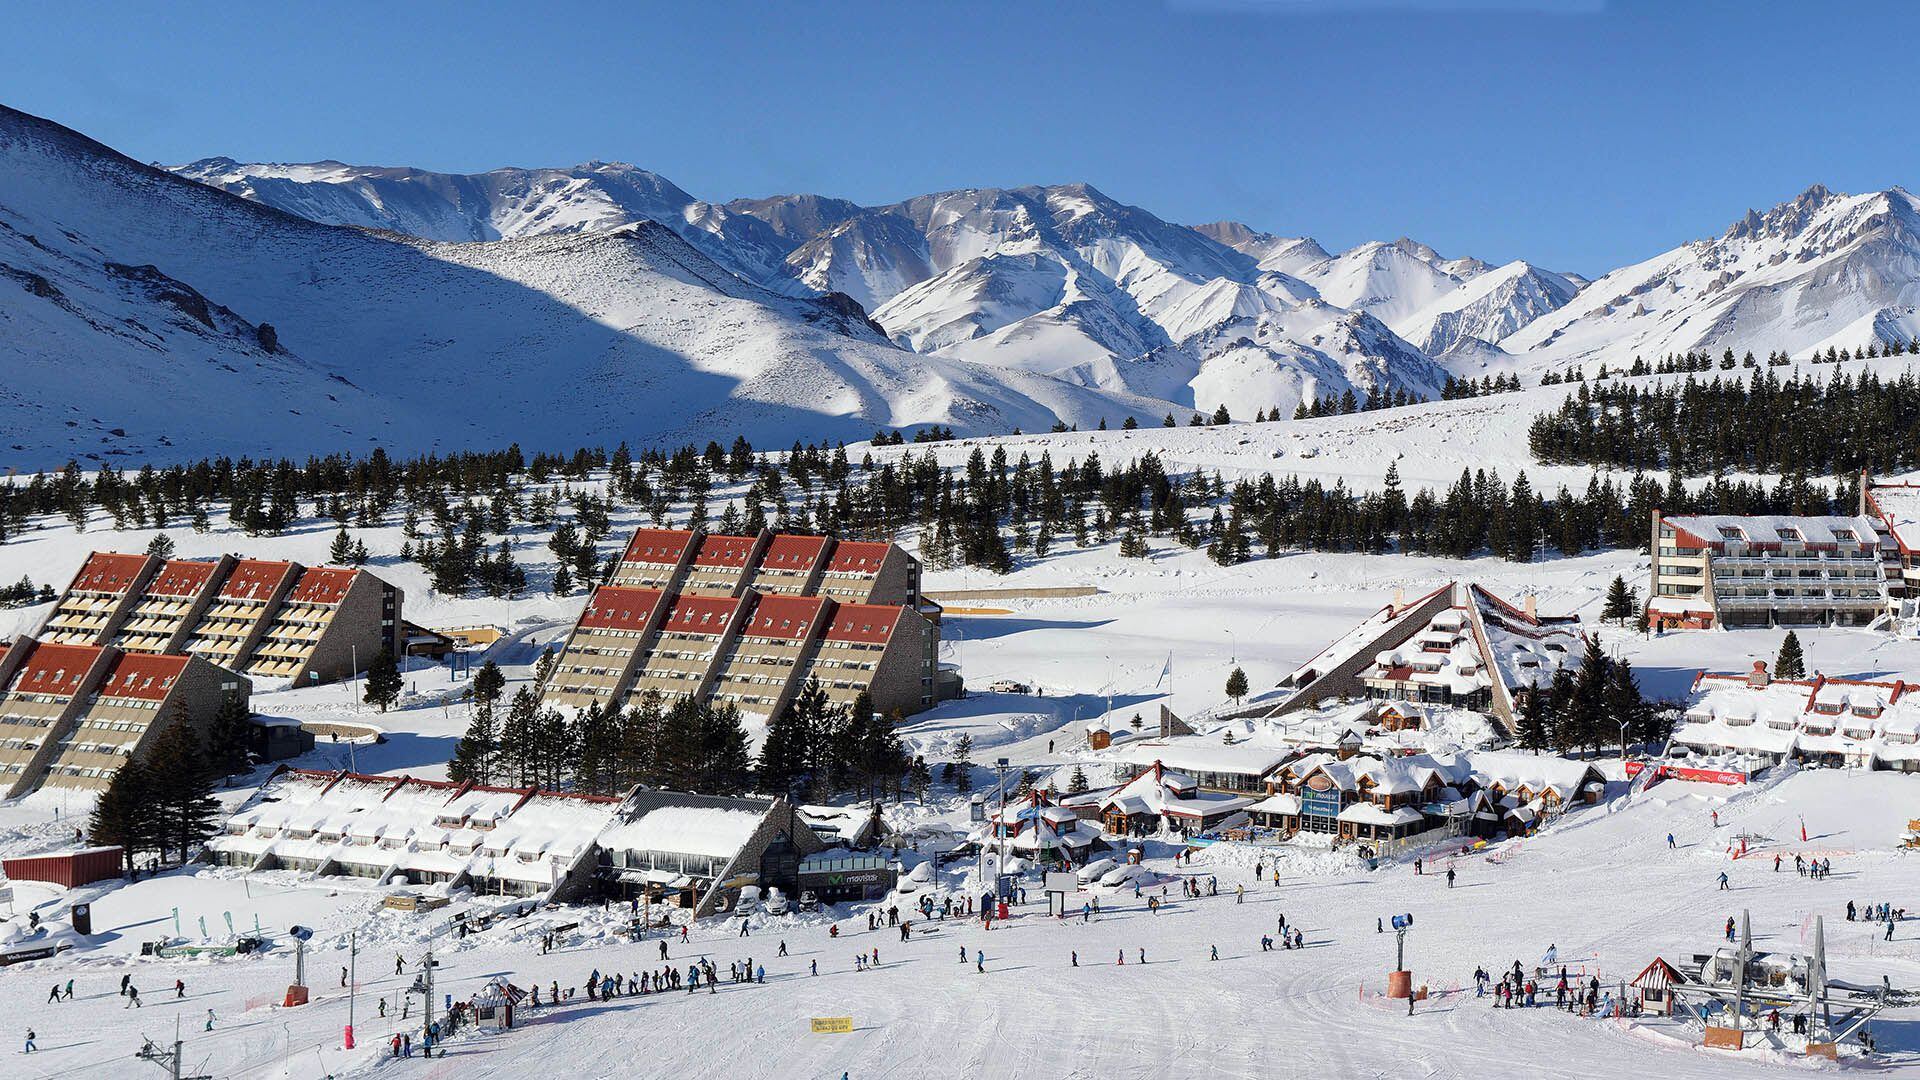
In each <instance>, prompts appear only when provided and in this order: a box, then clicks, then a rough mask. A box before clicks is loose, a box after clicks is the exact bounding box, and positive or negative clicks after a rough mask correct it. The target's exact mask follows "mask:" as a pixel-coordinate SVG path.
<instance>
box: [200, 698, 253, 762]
mask: <svg viewBox="0 0 1920 1080" xmlns="http://www.w3.org/2000/svg"><path fill="white" fill-rule="evenodd" d="M251 715H252V710H250V709H248V708H247V702H246V699H245V698H243V697H241V696H240V695H239V694H227V695H225V696H224V697H223V698H222V699H221V702H220V708H219V709H217V710H215V712H214V714H213V720H212V722H211V723H209V724H208V725H207V762H208V764H209V765H210V766H211V767H212V768H213V769H214V770H215V772H216V773H217V774H218V775H221V776H230V775H232V774H234V773H237V772H245V771H246V770H247V769H248V768H249V767H250V766H251V765H252V763H253V759H252V757H251V756H250V755H249V754H248V753H247V744H248V743H249V742H251V741H252V738H251V736H252V731H251V727H252V725H250V724H248V723H247V720H248V718H249V717H250V716H251Z"/></svg>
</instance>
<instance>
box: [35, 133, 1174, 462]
mask: <svg viewBox="0 0 1920 1080" xmlns="http://www.w3.org/2000/svg"><path fill="white" fill-rule="evenodd" d="M0 221H4V222H5V223H6V226H7V230H6V232H5V233H4V236H5V240H4V243H5V244H6V246H5V247H4V248H0V251H4V252H5V253H6V255H5V258H4V261H5V262H6V263H7V264H8V266H10V267H12V268H13V269H14V271H15V272H14V273H11V274H9V275H8V276H9V277H12V278H14V279H15V280H16V281H18V282H20V283H21V286H20V288H19V289H18V290H17V291H16V290H9V291H7V292H6V294H5V296H6V299H5V301H4V307H0V310H4V311H6V312H7V313H8V318H9V320H10V321H14V322H17V323H19V324H20V325H22V326H27V327H55V328H56V329H57V333H51V332H50V333H48V334H19V335H14V334H9V335H8V336H7V337H6V338H4V339H0V356H5V357H6V358H7V360H6V362H7V365H8V369H9V371H10V372H12V371H14V370H19V371H22V372H26V373H27V374H26V375H24V376H22V377H20V378H18V379H16V380H15V381H14V386H12V387H9V389H8V391H7V392H8V393H9V394H12V395H16V396H17V397H19V398H23V399H26V400H28V401H30V402H34V403H38V407H35V408H22V409H15V410H9V413H8V416H7V419H6V421H5V422H6V424H7V430H6V433H5V434H6V436H7V443H8V444H9V445H10V446H11V447H12V448H13V451H12V462H11V463H14V464H19V465H45V464H57V463H59V462H60V461H63V460H65V458H66V457H67V456H68V455H69V454H73V453H77V452H82V451H83V450H85V449H89V448H91V447H92V446H94V445H95V443H96V441H97V440H98V439H99V438H100V434H101V432H102V431H105V432H108V433H110V431H111V429H113V428H122V429H124V430H126V431H127V432H128V435H127V437H126V438H125V440H124V442H123V443H116V444H113V445H114V446H115V447H118V448H121V449H125V450H126V451H127V452H129V453H141V454H151V455H154V456H156V457H162V458H172V457H182V456H187V455H190V454H191V455H198V454H200V453H206V452H212V451H215V450H220V451H227V450H230V449H233V448H234V446H235V444H239V445H242V446H245V447H246V449H247V450H248V451H249V452H252V453H255V454H258V453H262V452H289V453H292V452H308V451H313V450H332V449H338V448H341V447H343V446H352V445H356V444H358V445H364V443H365V442H366V440H368V439H369V438H375V439H378V440H379V441H380V442H381V443H383V444H384V445H387V446H389V447H392V448H395V449H422V448H427V447H433V446H442V447H459V448H462V449H466V448H472V447H475V446H486V445H504V444H506V443H507V442H510V441H515V440H518V441H520V442H522V443H523V444H524V445H528V446H529V447H532V446H541V445H551V446H556V447H570V446H576V445H581V444H585V443H596V442H602V441H617V440H618V439H622V438H625V439H631V440H633V441H635V442H637V443H678V442H683V441H688V440H706V439H710V438H714V437H716V436H724V435H726V434H728V433H730V432H735V431H738V432H741V433H744V434H746V435H747V436H748V438H750V439H753V440H754V441H756V442H760V441H772V442H781V443H784V442H787V441H790V440H791V439H792V438H793V437H795V436H796V435H804V436H806V437H809V438H816V437H823V436H825V437H835V436H839V437H847V438H858V437H862V436H864V435H866V434H868V433H870V432H871V431H872V430H873V428H874V426H876V425H881V424H885V425H889V426H894V425H908V424H916V423H939V424H950V425H953V426H954V427H955V428H956V429H958V430H962V431H971V432H990V431H1005V430H1009V429H1011V428H1014V427H1022V428H1034V427H1041V428H1044V427H1046V426H1048V425H1050V424H1051V423H1053V422H1054V421H1055V420H1056V419H1064V420H1067V421H1069V422H1087V423H1092V422H1094V421H1096V420H1097V419H1098V418H1099V417H1101V416H1125V415H1129V414H1133V413H1138V414H1140V415H1143V416H1144V415H1152V414H1155V413H1156V412H1158V411H1159V410H1160V409H1162V408H1164V404H1165V403H1160V402H1148V401H1140V400H1134V399H1127V398H1123V397H1116V396H1114V395H1109V394H1105V393H1102V392H1100V391H1098V390H1090V389H1087V388H1084V387H1078V386H1072V385H1068V384H1066V383H1063V382H1060V381H1058V380H1050V379H1045V378H1041V377H1036V376H1032V375H1028V374H1026V373H1022V372H1001V371H998V370H996V369H992V368H987V367H981V366H978V365H971V364H966V363H963V362H957V361H948V360H941V359H929V358H925V357H919V356H915V355H913V354H911V353H908V352H904V351H902V350H899V349H896V348H894V347H892V346H891V345H889V344H887V343H886V342H885V341H884V340H883V339H882V338H881V336H880V334H879V333H878V332H877V331H876V330H875V329H873V327H872V326H871V325H870V324H868V323H867V322H866V320H865V319H864V317H863V316H862V314H861V313H860V312H859V311H858V310H856V309H854V308H853V307H852V306H851V305H848V304H845V303H844V302H836V301H834V300H833V298H831V297H829V298H826V299H822V300H810V299H798V298H791V297H785V296H780V295H776V294H774V293H772V292H769V291H767V290H765V289H763V288H760V287H759V286H756V285H752V284H749V283H747V282H745V281H743V280H742V279H740V278H739V277H737V276H735V275H733V274H731V273H728V272H727V271H726V270H724V269H723V268H721V267H720V266H718V265H716V264H715V263H714V262H713V261H712V260H710V259H708V258H706V257H705V256H704V255H702V254H701V253H700V252H699V251H697V250H696V249H694V248H693V247H692V246H690V245H689V244H687V243H686V242H685V241H684V240H682V239H681V238H680V237H679V236H678V235H677V234H675V233H674V232H672V231H670V230H669V229H667V228H665V227H663V226H660V225H656V224H654V223H652V222H651V221H642V222H639V223H636V224H632V225H626V226H622V227H621V228H619V229H617V230H614V231H610V232H568V233H554V234H548V235H543V236H535V237H531V238H527V239H520V240H507V241H496V242H493V243H486V244H445V243H435V242H429V241H424V240H410V239H404V238H399V237H395V236H393V235H390V234H383V235H376V234H372V233H369V232H365V231H362V230H357V229H346V228H340V227H335V226H327V225H320V224H315V223H312V222H309V221H305V220H302V219H299V218H295V217H292V216H290V215H287V214H284V213H281V212H280V211H277V210H274V209H271V208H267V207H263V206H260V205H257V204H255V203H253V202H249V201H246V200H243V199H239V198H235V197H233V196H231V195H228V194H226V193H224V192H221V191H217V190H214V189H212V188H209V187H205V186H202V185H199V184H197V183H192V182H189V181H186V180H183V179H181V178H179V177H176V176H173V175H171V174H169V173H165V172H162V171H159V170H156V169H152V168H149V167H147V166H143V165H140V164H138V163H136V162H133V161H130V160H128V159H126V158H125V157H122V156H120V155H118V154H115V153H113V152H112V151H110V150H108V149H106V148H105V147H102V146H100V145H98V144H97V143H93V142H92V141H90V140H88V139H86V138H84V137H83V136H80V135H78V134H76V133H74V132H71V131H68V130H66V129H64V128H61V127H59V126H58V125H55V124H52V123H50V122H47V121H43V120H39V119H36V118H33V117H29V116H26V115H25V114H22V113H18V112H13V111H10V110H7V111H0ZM29 238H31V239H29ZM109 264H119V265H124V266H131V267H143V266H153V267H157V268H158V274H159V275H165V277H166V278H167V279H172V280H174V281H177V282H180V283H184V284H183V285H181V286H179V287H175V286H172V285H167V284H165V283H164V282H162V281H161V279H160V278H158V277H153V276H151V275H149V278H147V279H140V280H130V279H129V278H128V277H127V275H124V274H119V273H117V272H116V271H114V270H113V269H112V268H111V266H110V265H109ZM27 275H32V276H27ZM41 279H44V280H45V281H46V282H48V283H50V284H51V285H52V289H51V290H49V289H48V288H45V287H43V286H41V285H40V284H39V283H38V282H39V281H40V280H41ZM189 292H191V293H192V294H194V295H197V296H200V297H204V298H205V300H206V303H207V304H208V305H223V306H224V307H225V308H227V309H230V312H217V311H212V310H211V308H210V312H211V314H210V318H211V320H212V322H211V325H210V326H209V325H207V324H206V323H201V326H200V329H198V330H195V329H193V328H192V327H190V326H185V325H184V324H180V318H179V316H180V311H181V304H180V303H178V302H172V301H168V300H166V299H165V298H164V297H163V296H161V294H162V293H167V294H173V293H177V294H180V295H182V296H185V295H187V294H188V293H189ZM63 297H69V298H78V299H77V300H73V301H70V302H71V303H72V304H73V306H74V308H75V309H76V310H77V311H78V312H79V313H78V314H76V313H75V312H74V311H69V310H68V309H67V308H65V307H62V298H63ZM185 304H186V306H187V307H189V308H197V302H195V301H192V300H188V301H186V302H185ZM128 318H132V319H134V320H135V321H136V322H138V323H140V327H130V326H128V325H126V320H127V319H128ZM192 321H194V322H199V321H200V320H198V319H193V320H192ZM261 322H265V323H270V324H271V325H272V326H273V327H274V328H275V330H276V331H277V347H278V349H279V350H281V351H280V352H276V353H274V354H272V355H267V354H266V353H265V351H264V350H263V349H262V348H261V347H260V346H259V344H258V334H257V332H254V331H250V330H249V327H250V326H252V325H255V324H258V323H261ZM141 327H145V328H146V329H147V330H148V331H151V332H152V333H157V334H158V335H159V337H158V338H157V339H156V340H149V341H146V342H145V343H139V342H134V341H132V340H130V337H129V335H133V336H135V337H138V336H139V335H140V334H141ZM156 328H157V329H156ZM149 336H151V334H150V335H149ZM249 341H252V342H253V344H252V345H249V344H248V342H249ZM76 356H78V357H83V358H85V359H86V360H87V361H88V364H87V366H86V368H85V369H84V370H85V372H86V377H85V378H84V379H82V378H79V377H77V375H76V368H75V367H74V366H73V365H72V363H71V361H72V360H73V358H74V357H76ZM63 363H64V365H65V366H64V367H62V366H61V365H62V364H63ZM342 380H344V381H342ZM102 386H105V387H107V388H108V389H106V390H104V391H103V390H100V389H98V388H99V387H102ZM476 390H477V391H478V392H476ZM329 394H331V395H332V396H331V397H329V396H328V395H329ZM290 400H297V401H299V402H301V403H302V404H301V407H300V408H299V409H298V411H297V412H286V411H285V410H283V404H284V403H285V402H287V401H290ZM202 402H205V403H218V404H219V405H220V406H221V407H222V408H223V409H225V410H226V411H227V412H230V413H235V414H238V415H237V417H236V418H235V419H233V420H232V421H231V422H229V423H210V422H208V417H207V415H206V414H204V413H203V412H202V411H201V410H202V409H204V408H205V407H206V406H202V405H197V403H202ZM56 403H58V404H56ZM69 403H71V404H72V405H73V406H75V407H77V409H78V411H77V412H75V413H72V414H69V413H67V412H65V411H63V410H65V409H66V408H67V407H68V404H69ZM70 419H71V420H72V422H73V423H74V424H75V425H77V426H75V427H72V428H70V427H68V426H67V425H68V421H69V420H70ZM163 437H170V438H171V445H169V444H168V443H165V442H162V441H161V439H162V438H163ZM113 438H116V439H117V438H119V437H118V436H114V437H113Z"/></svg>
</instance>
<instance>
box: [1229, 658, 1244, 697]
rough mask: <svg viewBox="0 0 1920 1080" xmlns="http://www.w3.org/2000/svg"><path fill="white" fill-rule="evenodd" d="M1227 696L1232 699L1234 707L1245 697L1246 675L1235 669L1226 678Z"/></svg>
mask: <svg viewBox="0 0 1920 1080" xmlns="http://www.w3.org/2000/svg"><path fill="white" fill-rule="evenodd" d="M1227 696H1228V697H1230V698H1232V699H1233V703H1234V704H1235V705H1238V704H1240V699H1241V698H1243V697H1246V696H1247V673H1246V672H1244V671H1242V670H1240V669H1239V668H1237V667H1236V668H1234V669H1233V672H1232V674H1229V675H1228V676H1227Z"/></svg>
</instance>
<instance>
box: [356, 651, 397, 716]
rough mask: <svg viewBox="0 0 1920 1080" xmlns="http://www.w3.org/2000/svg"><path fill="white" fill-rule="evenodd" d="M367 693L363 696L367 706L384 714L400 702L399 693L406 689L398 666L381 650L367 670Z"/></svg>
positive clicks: (388, 653) (387, 653)
mask: <svg viewBox="0 0 1920 1080" xmlns="http://www.w3.org/2000/svg"><path fill="white" fill-rule="evenodd" d="M366 684H367V691H366V694H365V695H364V696H365V699H366V702H367V704H369V705H373V706H376V707H377V708H379V710H380V711H381V712H386V711H387V710H388V709H390V708H392V707H393V706H394V705H396V704H398V703H399V701H400V691H401V690H403V689H405V688H406V685H407V684H406V680H405V679H403V678H401V677H400V665H399V664H398V663H397V662H395V660H394V659H393V654H392V653H390V652H387V651H385V650H382V651H381V652H380V653H379V654H377V655H376V656H374V658H373V664H372V666H370V667H368V668H367V677H366Z"/></svg>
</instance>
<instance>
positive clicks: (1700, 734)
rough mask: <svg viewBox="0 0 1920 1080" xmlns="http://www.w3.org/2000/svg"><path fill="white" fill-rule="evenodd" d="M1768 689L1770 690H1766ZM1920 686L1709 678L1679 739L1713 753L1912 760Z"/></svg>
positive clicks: (1702, 679)
mask: <svg viewBox="0 0 1920 1080" xmlns="http://www.w3.org/2000/svg"><path fill="white" fill-rule="evenodd" d="M1762 683H1764V685H1761V684H1762ZM1916 691H1920V685H1915V684H1911V683H1908V682H1906V681H1905V680H1901V679H1895V680H1891V681H1888V680H1873V679H1843V678H1829V677H1826V676H1819V677H1817V678H1813V679H1767V678H1765V677H1764V668H1763V666H1760V665H1756V668H1755V671H1754V672H1752V673H1750V674H1731V673H1718V672H1715V673H1707V672H1703V673H1701V675H1700V676H1699V677H1697V678H1696V679H1694V683H1693V693H1692V697H1691V699H1690V700H1689V701H1688V703H1687V708H1686V712H1685V714H1684V716H1683V718H1682V721H1683V722H1682V723H1681V724H1680V725H1679V726H1678V727H1677V728H1676V729H1675V730H1674V733H1673V741H1675V742H1677V743H1680V744H1682V745H1685V746H1690V747H1695V748H1698V749H1701V750H1707V751H1728V750H1730V751H1744V752H1751V753H1764V754H1768V755H1772V756H1776V757H1787V756H1793V755H1795V754H1801V753H1805V754H1841V755H1845V756H1847V757H1849V758H1859V759H1865V758H1869V757H1878V758H1880V759H1882V760H1885V761H1906V760H1910V759H1912V758H1913V757H1915V756H1920V754H1916V750H1915V743H1914V739H1915V737H1916V734H1920V694H1916Z"/></svg>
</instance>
